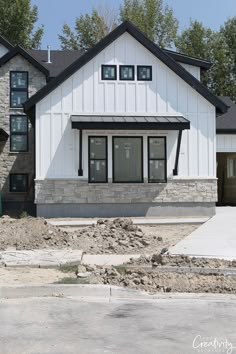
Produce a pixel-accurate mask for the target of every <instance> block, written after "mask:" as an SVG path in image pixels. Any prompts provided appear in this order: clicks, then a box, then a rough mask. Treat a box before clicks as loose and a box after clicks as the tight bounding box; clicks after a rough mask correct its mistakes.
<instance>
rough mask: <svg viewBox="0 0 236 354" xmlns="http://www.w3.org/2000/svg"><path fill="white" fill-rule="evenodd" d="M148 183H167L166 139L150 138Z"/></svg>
mask: <svg viewBox="0 0 236 354" xmlns="http://www.w3.org/2000/svg"><path fill="white" fill-rule="evenodd" d="M148 181H149V182H166V138H165V137H148Z"/></svg>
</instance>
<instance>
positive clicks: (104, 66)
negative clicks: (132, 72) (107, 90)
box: [101, 64, 117, 81]
mask: <svg viewBox="0 0 236 354" xmlns="http://www.w3.org/2000/svg"><path fill="white" fill-rule="evenodd" d="M107 67H112V68H114V69H115V77H114V78H111V79H109V78H107V77H104V72H103V69H104V68H107ZM101 71H102V80H105V81H116V80H117V65H113V64H111V65H109V64H103V65H102V70H101Z"/></svg>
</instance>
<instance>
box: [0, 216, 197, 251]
mask: <svg viewBox="0 0 236 354" xmlns="http://www.w3.org/2000/svg"><path fill="white" fill-rule="evenodd" d="M195 228H196V225H171V226H170V225H158V226H155V227H138V226H136V225H134V224H133V222H132V220H131V219H128V218H117V219H115V220H106V219H105V220H104V219H99V220H98V221H97V225H92V226H89V227H83V228H73V227H70V228H68V227H67V228H62V227H56V226H53V225H51V224H49V223H48V222H47V221H46V220H45V219H43V218H32V217H28V218H22V219H11V218H9V217H2V218H0V250H6V249H8V248H15V249H17V250H23V249H43V248H52V249H58V248H59V249H61V248H67V247H69V248H72V249H82V250H83V251H85V252H87V253H91V254H102V253H111V254H112V253H116V254H136V253H143V254H145V253H146V254H152V253H153V252H160V251H161V249H163V247H169V246H171V245H174V244H175V243H176V242H178V241H179V240H181V239H182V238H183V237H184V236H187V235H188V234H189V233H190V232H192V231H193V230H194V229H195Z"/></svg>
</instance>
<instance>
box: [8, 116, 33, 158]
mask: <svg viewBox="0 0 236 354" xmlns="http://www.w3.org/2000/svg"><path fill="white" fill-rule="evenodd" d="M14 117H24V118H26V120H27V132H26V133H25V132H12V118H14ZM14 135H15V136H17V135H21V136H22V135H23V136H26V140H27V144H26V150H12V136H14ZM28 151H29V121H28V117H27V116H25V115H23V114H11V115H10V152H13V153H14V152H15V153H18V152H28Z"/></svg>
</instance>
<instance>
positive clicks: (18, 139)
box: [10, 116, 28, 152]
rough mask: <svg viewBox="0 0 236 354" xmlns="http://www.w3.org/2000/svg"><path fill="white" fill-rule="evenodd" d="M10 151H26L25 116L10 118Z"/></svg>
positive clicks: (26, 119) (26, 123) (26, 125)
mask: <svg viewBox="0 0 236 354" xmlns="http://www.w3.org/2000/svg"><path fill="white" fill-rule="evenodd" d="M10 151H11V152H26V151H28V117H27V116H10Z"/></svg>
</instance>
